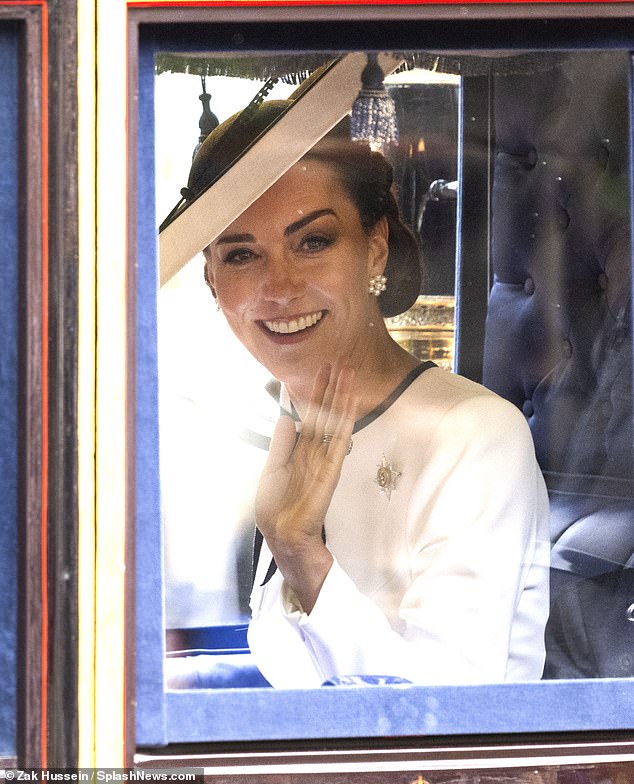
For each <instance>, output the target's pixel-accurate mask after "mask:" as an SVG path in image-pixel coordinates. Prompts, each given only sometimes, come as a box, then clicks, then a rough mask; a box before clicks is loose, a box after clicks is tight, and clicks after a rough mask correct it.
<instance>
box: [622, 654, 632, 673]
mask: <svg viewBox="0 0 634 784" xmlns="http://www.w3.org/2000/svg"><path fill="white" fill-rule="evenodd" d="M619 664H620V665H621V669H622V670H625V671H626V672H630V671H631V669H632V665H633V664H634V659H633V658H632V656H631V655H630V654H629V653H622V654H621V655H620V656H619Z"/></svg>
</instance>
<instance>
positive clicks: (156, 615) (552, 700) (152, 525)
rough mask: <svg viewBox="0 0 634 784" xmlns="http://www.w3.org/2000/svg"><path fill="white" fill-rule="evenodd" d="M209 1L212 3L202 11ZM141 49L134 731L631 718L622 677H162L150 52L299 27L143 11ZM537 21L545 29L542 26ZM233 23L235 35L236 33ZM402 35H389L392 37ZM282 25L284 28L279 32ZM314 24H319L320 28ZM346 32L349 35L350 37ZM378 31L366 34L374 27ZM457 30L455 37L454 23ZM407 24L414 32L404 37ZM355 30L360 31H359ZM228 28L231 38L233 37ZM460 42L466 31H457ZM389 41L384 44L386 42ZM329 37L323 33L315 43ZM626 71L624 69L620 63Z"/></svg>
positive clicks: (626, 724) (519, 728)
mask: <svg viewBox="0 0 634 784" xmlns="http://www.w3.org/2000/svg"><path fill="white" fill-rule="evenodd" d="M211 15H212V12H210V17H211ZM139 29H140V39H139V58H138V96H139V101H138V127H139V129H140V131H139V134H138V145H137V156H138V157H137V161H138V169H137V181H138V189H137V217H138V223H137V257H136V259H137V262H138V266H137V300H136V305H137V308H136V312H137V325H136V326H137V353H136V357H137V364H136V390H137V406H136V412H137V414H136V460H137V470H136V499H137V502H136V558H137V561H136V570H137V571H136V623H137V638H136V650H137V657H136V673H137V675H136V677H137V681H136V688H137V714H136V718H137V745H139V746H163V745H167V744H178V743H204V742H218V741H223V742H233V741H258V740H265V741H266V740H271V741H272V740H302V739H319V738H322V739H323V738H373V737H385V736H430V735H434V736H457V735H460V736H464V735H468V736H477V735H487V734H504V735H509V734H515V733H522V734H524V733H526V734H530V733H569V732H580V731H604V730H628V729H631V728H632V726H633V723H634V716H633V714H632V708H631V706H632V704H634V681H633V680H632V679H631V678H623V679H611V678H607V679H603V678H597V679H592V680H574V681H564V680H552V681H542V682H539V683H531V684H499V685H484V686H467V687H452V686H446V687H422V686H398V687H394V686H376V687H372V688H367V689H366V688H363V689H360V688H356V687H339V688H336V689H319V690H301V691H300V690H297V691H295V690H292V691H283V690H279V691H278V690H273V689H262V688H252V689H251V688H246V689H238V690H231V689H217V690H204V689H203V690H178V691H177V690H167V689H166V688H165V686H164V669H163V661H164V644H165V643H164V605H163V582H162V580H163V575H162V571H161V563H162V531H161V497H160V486H159V481H158V477H159V457H158V445H159V438H160V434H159V428H158V372H157V348H156V346H157V340H156V338H157V334H156V323H157V302H156V292H157V279H158V273H157V242H156V227H155V202H154V188H153V183H154V167H155V160H154V146H153V144H152V142H151V140H152V139H153V134H154V57H155V54H156V53H157V52H159V51H170V50H174V51H183V50H195V49H197V48H202V49H204V50H205V51H210V50H218V51H222V50H225V51H226V50H227V49H231V47H232V46H236V43H235V42H236V41H245V40H246V41H247V43H248V45H249V46H250V47H252V48H253V49H262V50H265V49H267V48H270V46H271V41H274V44H275V46H276V48H284V44H288V46H289V48H292V46H293V43H292V41H293V35H296V33H297V30H296V28H293V25H292V24H291V23H289V24H288V25H286V26H279V25H277V26H276V28H275V34H274V35H273V33H272V28H271V27H270V26H269V25H267V24H266V23H264V22H262V23H258V22H255V21H246V22H244V24H242V23H240V22H238V21H235V22H226V21H225V22H223V23H222V24H220V23H219V24H217V25H214V24H212V23H209V24H200V25H195V24H191V25H189V24H184V25H180V26H171V27H169V26H161V25H152V26H148V28H147V29H145V28H144V27H143V25H141V27H140V28H139ZM544 31H545V32H544ZM632 32H634V30H632V29H631V28H630V27H628V25H627V24H620V25H619V24H616V23H612V22H611V21H610V20H609V19H607V20H605V24H603V26H601V24H599V25H597V24H596V20H595V21H594V22H588V20H585V22H579V23H574V20H572V21H571V20H568V21H567V22H566V23H565V25H563V26H562V25H556V24H553V25H552V26H551V27H544V26H543V25H541V24H537V23H536V22H535V21H534V20H533V23H532V24H527V23H526V22H522V23H516V24H515V25H514V26H513V25H512V24H511V23H509V26H508V27H504V26H500V23H497V24H488V23H486V22H484V21H477V20H474V21H473V23H472V24H470V23H469V22H468V21H467V22H460V23H459V24H458V23H456V24H453V25H451V27H449V26H447V24H445V25H444V26H443V25H442V23H441V22H435V23H433V24H428V25H427V27H425V26H422V25H414V24H410V25H404V24H401V26H400V27H399V22H398V20H397V21H395V22H394V23H393V24H392V25H391V26H390V27H389V29H388V30H386V29H383V30H382V34H384V35H385V38H384V40H383V41H382V42H377V41H376V40H375V38H376V35H377V32H376V30H375V31H374V32H372V31H371V29H370V28H368V26H367V25H366V26H362V25H358V24H356V25H355V26H354V28H353V27H350V26H346V24H345V23H342V24H341V25H338V26H336V30H335V28H333V26H330V25H325V27H324V25H323V24H322V25H321V26H320V25H318V24H317V25H315V26H313V27H312V28H311V27H310V26H305V27H303V28H302V36H300V38H301V40H302V41H304V42H305V41H313V42H315V44H314V45H315V47H316V48H319V44H320V42H321V41H324V40H326V41H327V40H328V34H332V35H333V36H334V35H336V36H341V39H342V40H337V41H336V43H334V44H333V43H332V42H331V43H330V46H333V45H338V46H340V47H341V49H347V48H354V47H357V46H362V47H363V48H380V49H385V48H386V47H387V46H388V43H386V42H387V41H388V40H389V41H390V48H392V49H393V50H395V51H396V50H401V49H406V48H416V49H419V48H423V49H424V48H426V47H429V48H433V49H435V50H438V49H442V47H443V46H446V47H447V48H448V49H452V48H453V49H456V48H457V49H460V48H463V47H465V46H468V47H469V48H470V49H473V48H475V47H477V48H482V49H489V48H496V47H504V48H513V46H520V45H521V46H522V48H527V47H528V46H534V47H535V48H537V49H540V50H543V49H548V47H553V48H564V49H566V48H590V47H593V48H596V49H599V48H604V49H611V48H617V49H624V50H628V49H629V48H630V43H629V42H630V40H632V35H631V34H632ZM237 35H240V36H242V38H241V39H240V38H236V36H237ZM399 35H400V36H401V39H400V45H398V46H397V45H396V42H395V41H393V40H390V39H396V40H399V39H398V36H399ZM285 36H286V38H285ZM320 36H321V38H320ZM346 36H347V37H346ZM373 36H374V37H373ZM461 36H462V37H461ZM412 38H415V39H416V43H415V46H412ZM360 41H363V43H362V44H360ZM232 42H233V43H232ZM466 42H468V44H467V43H466ZM392 44H393V45H392ZM324 48H325V44H324ZM628 78H629V79H630V82H631V77H628Z"/></svg>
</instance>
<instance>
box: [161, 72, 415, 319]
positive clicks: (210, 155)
mask: <svg viewBox="0 0 634 784" xmlns="http://www.w3.org/2000/svg"><path fill="white" fill-rule="evenodd" d="M313 81H314V80H313V78H312V77H311V78H310V79H309V80H307V82H308V85H307V84H302V85H301V86H300V87H299V88H298V90H296V91H295V92H294V93H293V95H292V96H291V97H290V98H289V99H286V100H258V101H254V102H252V103H251V104H250V105H249V106H248V107H247V108H246V109H245V110H243V111H241V112H238V113H236V114H234V115H233V116H232V117H230V118H229V119H227V120H225V121H224V122H223V123H221V124H220V125H219V126H218V127H217V128H215V129H214V130H213V131H212V132H211V133H210V134H209V136H208V137H207V138H206V139H205V140H204V142H203V143H202V144H201V145H200V147H199V149H198V151H197V153H196V155H195V156H194V160H193V162H192V166H191V170H190V173H189V178H188V183H187V187H186V188H183V189H182V191H181V194H182V196H183V201H182V203H181V204H180V205H178V206H177V208H176V209H175V210H174V211H173V213H172V214H171V215H170V216H169V217H168V219H167V220H166V221H165V223H164V225H168V224H169V222H170V221H171V220H173V219H174V217H176V218H179V216H180V215H182V214H183V213H184V212H186V211H187V209H188V205H190V204H192V203H193V202H195V201H196V200H197V199H198V197H199V196H201V194H204V193H205V192H206V191H208V190H209V188H210V186H211V185H212V184H213V183H215V182H217V181H218V180H219V179H220V178H222V175H223V174H224V173H225V172H227V171H229V170H230V169H231V168H232V166H233V165H234V164H235V162H236V161H237V160H239V159H240V158H242V156H243V155H244V154H245V152H246V151H247V150H249V148H251V147H252V146H253V145H254V144H255V143H256V141H259V140H260V139H261V137H262V136H263V134H265V132H266V131H267V129H269V128H272V127H274V126H275V124H276V122H277V121H278V120H279V118H281V117H282V116H283V115H284V114H285V113H286V112H287V110H289V109H290V108H291V107H292V106H293V105H294V104H296V103H298V98H300V97H301V95H302V94H303V93H304V92H306V91H307V89H308V88H309V87H310V83H311V82H313ZM297 108H299V106H298V107H297ZM329 144H334V146H338V145H344V146H347V147H348V148H350V146H351V145H352V146H354V147H359V146H360V145H361V146H363V145H362V143H360V142H352V141H351V140H350V134H349V119H348V118H344V120H343V121H342V122H340V123H339V124H338V125H336V126H335V127H334V128H333V129H332V130H331V131H330V132H329V133H328V134H326V137H324V138H323V139H322V140H321V141H320V142H317V145H315V147H314V148H313V149H314V150H317V149H318V148H319V149H320V150H321V149H323V148H324V146H328V145H329ZM366 149H367V152H368V153H370V150H369V148H367V147H366ZM311 152H312V151H311V150H309V151H308V153H307V154H308V155H310V154H311ZM373 154H376V153H373ZM333 162H336V161H335V160H333ZM225 198H226V197H225ZM407 232H408V230H407V229H406V228H405V227H404V226H402V225H401V226H400V227H397V230H396V231H394V232H390V240H391V241H390V254H389V258H388V263H387V267H386V270H385V275H386V277H387V278H388V285H387V289H386V291H384V292H382V293H381V294H380V296H379V297H378V302H379V306H380V309H381V312H382V313H383V315H384V316H394V315H397V314H399V313H402V312H404V311H405V310H407V309H408V308H409V307H411V306H412V305H413V303H414V302H415V301H416V298H417V296H418V294H419V293H420V288H421V263H420V254H419V253H418V252H417V251H416V250H415V251H414V252H412V251H411V249H410V252H407V253H403V252H399V249H398V248H396V247H395V246H396V245H397V244H398V239H397V238H395V236H392V235H393V234H394V235H396V234H399V233H404V234H407ZM408 239H409V240H411V247H413V248H416V241H415V240H414V239H413V236H412V235H411V234H410V235H409V237H408Z"/></svg>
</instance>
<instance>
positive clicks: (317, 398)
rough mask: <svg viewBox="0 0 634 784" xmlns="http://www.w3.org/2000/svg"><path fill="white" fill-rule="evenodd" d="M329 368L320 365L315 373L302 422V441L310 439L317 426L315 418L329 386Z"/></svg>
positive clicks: (326, 365)
mask: <svg viewBox="0 0 634 784" xmlns="http://www.w3.org/2000/svg"><path fill="white" fill-rule="evenodd" d="M330 377H331V367H330V365H328V364H325V365H322V366H321V367H320V368H319V370H318V371H317V375H316V376H315V381H314V382H313V389H312V392H311V395H310V402H309V404H308V410H307V411H306V415H305V416H304V419H303V420H302V439H303V440H304V441H306V440H310V439H312V437H313V435H314V433H315V429H316V426H317V417H318V416H319V412H320V410H321V408H322V406H323V405H324V403H325V398H326V392H327V390H328V387H329V386H330Z"/></svg>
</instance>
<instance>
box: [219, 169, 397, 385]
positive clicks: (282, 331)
mask: <svg viewBox="0 0 634 784" xmlns="http://www.w3.org/2000/svg"><path fill="white" fill-rule="evenodd" d="M387 253H388V238H387V224H386V221H385V220H381V221H379V223H378V224H377V226H376V227H375V228H374V229H372V230H371V231H370V232H369V233H368V232H366V231H365V229H364V228H363V226H362V225H361V221H360V218H359V213H358V210H357V208H356V206H355V204H354V203H353V202H352V201H351V200H350V198H349V197H348V196H347V195H346V193H345V192H344V191H343V189H342V186H341V185H340V183H339V180H338V179H337V177H336V174H335V172H334V171H333V169H332V168H331V167H330V166H329V165H328V164H325V163H322V162H319V161H311V160H304V161H300V162H299V163H297V164H296V165H295V166H293V167H292V168H291V169H290V170H289V171H288V172H287V173H286V174H285V175H284V176H283V177H281V178H280V179H279V180H278V181H277V182H276V183H275V185H273V186H272V187H271V188H270V189H269V190H268V191H267V192H266V193H265V194H264V195H262V196H261V197H260V198H259V199H258V200H257V201H256V202H254V203H253V204H252V205H251V207H249V208H248V209H247V210H246V211H245V212H243V213H242V215H240V217H239V218H237V219H236V220H235V221H234V222H233V223H232V224H231V225H230V226H229V227H228V228H227V229H226V230H225V231H223V232H222V234H221V235H220V236H219V237H218V238H217V239H216V240H215V241H214V242H213V243H212V244H211V245H210V246H209V247H208V248H207V249H206V251H205V255H206V258H207V276H208V280H209V283H210V285H211V287H212V290H213V292H214V294H215V296H216V297H217V300H218V304H219V305H220V307H221V308H222V311H223V313H224V315H225V317H226V319H227V321H228V323H229V325H230V327H231V328H232V330H233V332H234V333H235V334H236V336H237V337H238V339H239V340H240V341H241V342H242V343H243V344H244V345H245V346H246V348H247V349H248V350H249V351H250V352H251V353H252V354H253V356H254V357H255V358H256V359H257V360H259V362H261V363H262V364H263V365H264V366H265V367H266V368H267V369H268V370H269V371H270V372H271V373H272V374H273V375H274V376H275V377H276V378H279V379H280V380H282V381H287V382H291V381H292V380H293V379H294V378H296V379H304V380H307V379H308V378H310V379H312V377H313V376H314V374H315V372H316V371H317V369H318V368H319V367H320V365H322V364H323V363H324V362H326V361H330V362H332V361H333V360H334V359H335V358H336V357H344V358H345V359H346V361H348V362H349V363H350V364H351V365H352V366H358V365H360V363H362V362H363V361H364V358H365V357H366V356H367V352H368V351H371V350H372V345H373V344H372V340H371V335H372V333H373V330H372V326H374V323H375V322H376V321H377V320H378V319H380V318H381V316H380V313H379V309H378V305H377V302H376V298H375V297H374V296H372V295H371V294H369V293H368V280H369V278H370V276H372V275H376V274H381V273H382V272H383V270H384V268H385V264H386V262H387Z"/></svg>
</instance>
